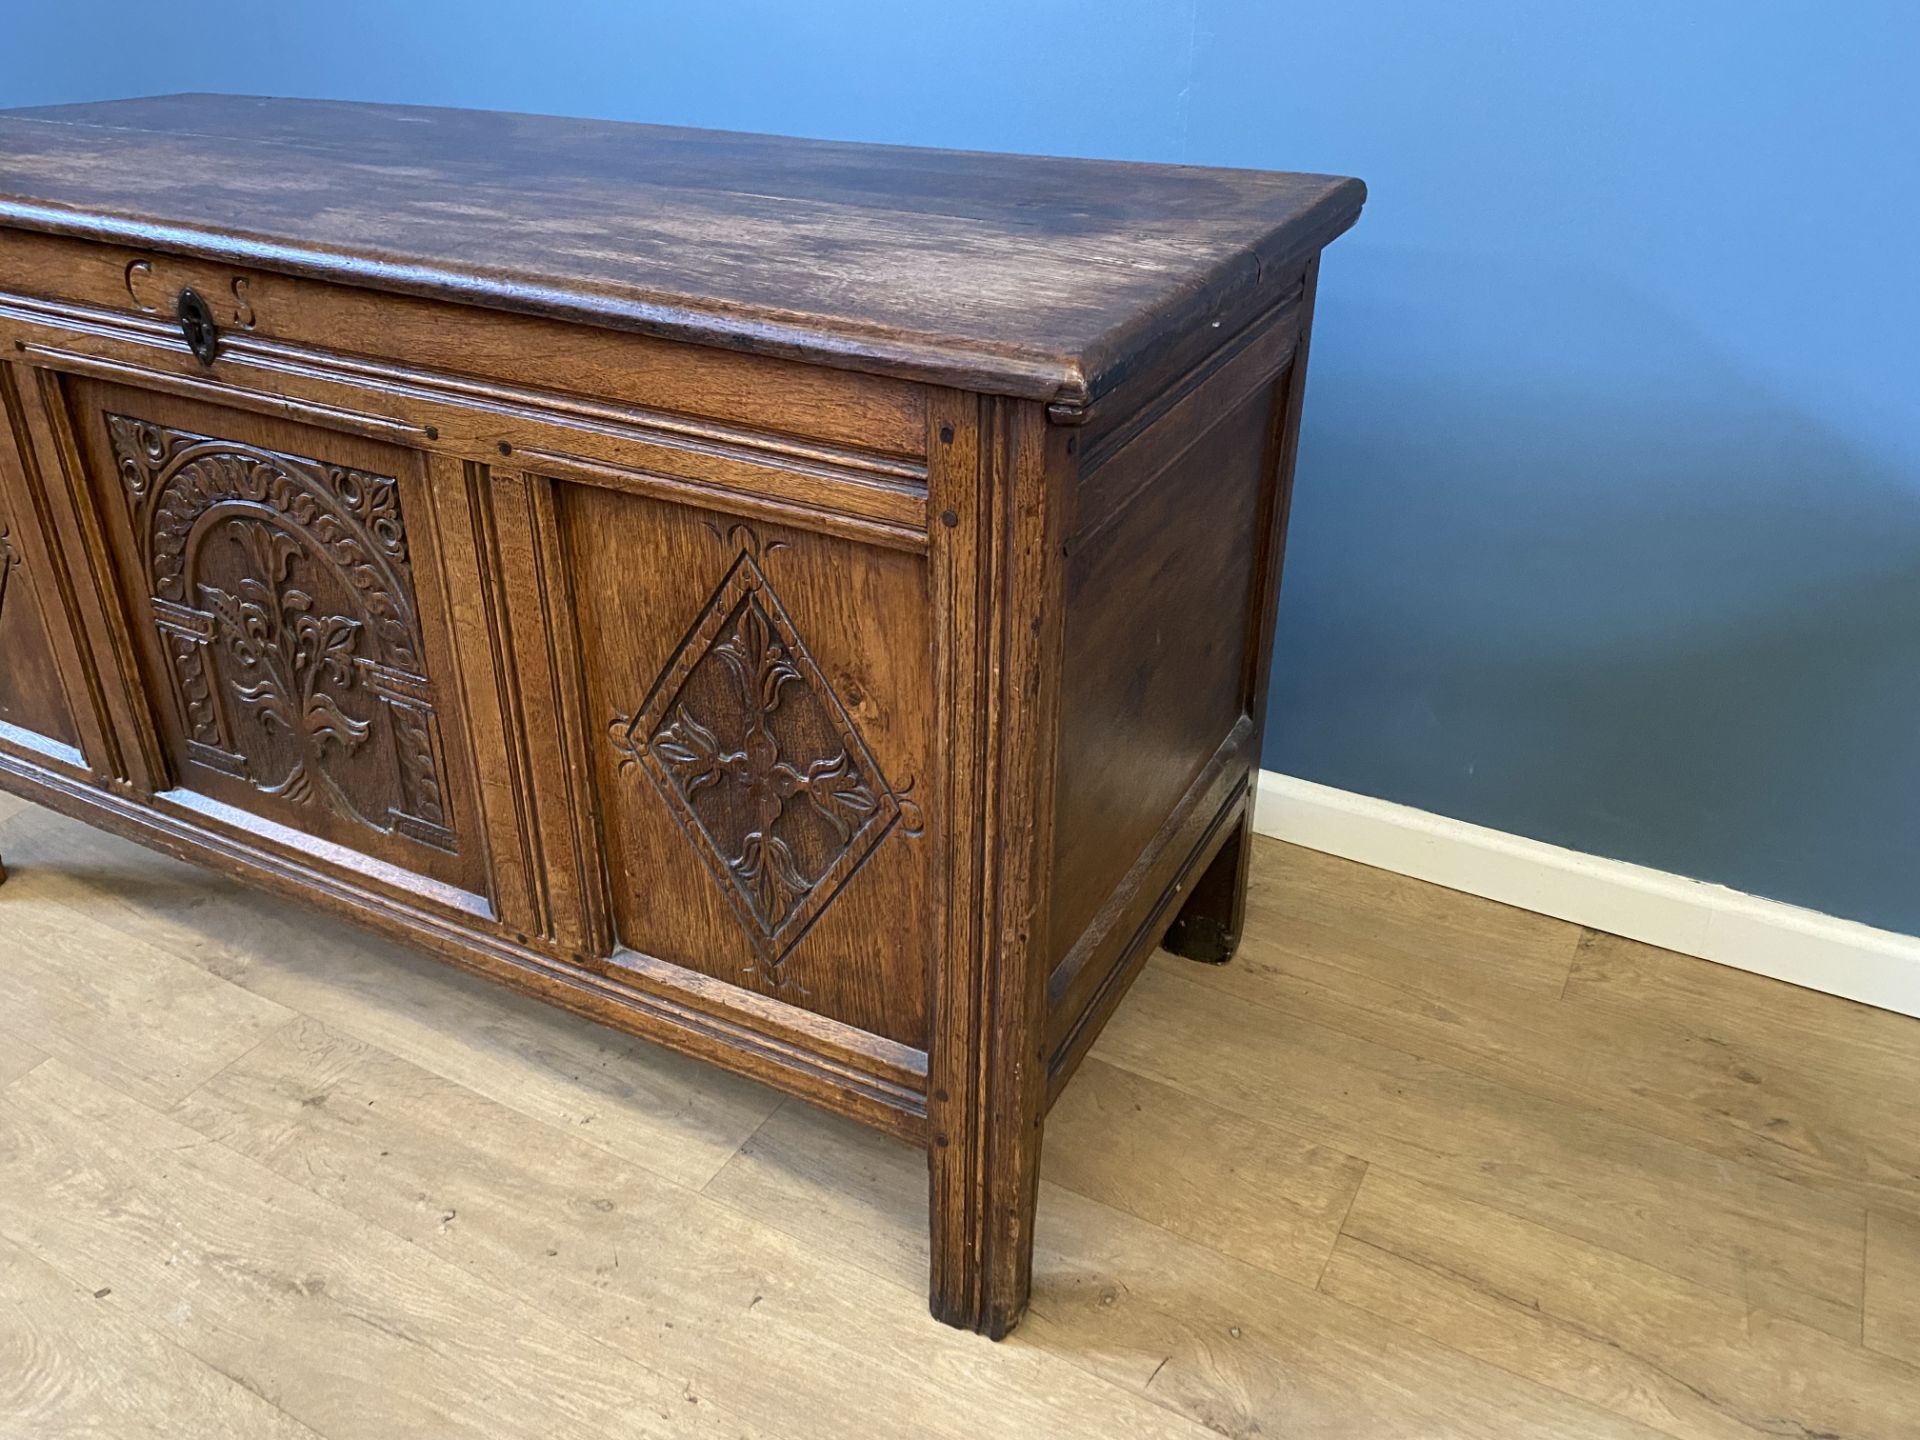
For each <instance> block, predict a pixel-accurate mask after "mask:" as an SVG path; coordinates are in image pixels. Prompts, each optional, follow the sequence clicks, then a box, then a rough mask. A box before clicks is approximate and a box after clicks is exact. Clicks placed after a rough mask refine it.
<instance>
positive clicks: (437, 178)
mask: <svg viewBox="0 0 1920 1440" xmlns="http://www.w3.org/2000/svg"><path fill="white" fill-rule="evenodd" d="M0 147H3V148H4V150H5V153H6V157H7V158H6V161H5V163H4V165H0V197H3V198H0V221H3V222H4V223H6V224H8V225H11V226H16V227H20V228H24V229H29V230H39V231H46V232H51V233H57V234H61V233H63V234H80V235H85V236H87V237H88V238H90V239H96V240H109V241H119V242H122V243H134V244H148V245H155V246H156V247H157V248H162V249H167V250H172V251H177V252H181V253H185V254H189V255H195V256H198V257H202V258H212V259H218V260H227V261H236V260H244V261H245V262H246V263H251V264H257V265H261V266H262V267H263V268H266V269H269V270H281V271H286V272H290V273H293V274H298V275H304V276H309V277H322V278H328V279H346V280H352V281H354V282H355V283H358V284H363V285H366V286H369V287H371V288H375V289H382V290H391V291H396V292H399V293H404V294H415V295H428V296H435V297H443V298H456V299H459V300H461V301H463V302H465V303H469V304H480V305H489V306H492V307H494V308H499V309H508V310H522V311H530V312H533V313H539V314H557V315H564V316H567V317H568V318H573V319H586V320H591V321H593V322H595V323H599V324H611V325H620V326H623V327H625V328H630V329H640V330H645V331H648V332H650V333H654V334H664V335H670V336H673V337H674V338H678V339H691V340H697V341H701V342H704V343H709V344H722V345H728V346H731V347H734V348H743V349H757V350H763V351H770V352H774V353H780V354H785V355H791V356H797V357H800V358H804V359H807V360H810V361H814V362H817V363H827V364H845V365H858V366H860V367H861V368H868V369H892V370H895V371H896V372H899V373H904V374H909V375H912V376H914V377H915V378H920V379H930V380H933V381H935V382H936V383H942V384H958V385H962V386H965V387H967V388H977V389H986V390H995V389H998V390H999V391H1000V392H1001V393H1009V394H1017V395H1023V396H1025V397H1027V398H1033V399H1042V400H1054V399H1059V400H1063V401H1068V402H1075V403H1084V402H1085V401H1087V400H1088V399H1090V398H1092V397H1095V396H1097V395H1098V394H1099V393H1100V392H1101V391H1102V390H1104V389H1106V388H1108V387H1109V386H1110V385H1112V384H1113V383H1115V382H1117V381H1118V380H1119V379H1121V378H1122V377H1124V376H1126V375H1127V374H1128V373H1130V372H1131V371H1133V370H1136V369H1138V368H1141V367H1142V366H1143V365H1145V364H1147V363H1150V362H1151V360H1152V359H1153V358H1154V357H1155V356H1156V355H1157V354H1159V353H1161V352H1162V351H1164V350H1166V349H1168V348H1169V347H1170V344H1171V342H1172V341H1173V340H1174V339H1176V338H1177V337H1180V336H1182V335H1185V334H1187V333H1190V332H1191V331H1192V330H1195V329H1204V328H1205V327H1206V326H1207V324H1208V323H1209V322H1210V321H1211V320H1213V319H1215V318H1217V317H1218V316H1219V315H1220V314H1221V313H1233V312H1234V311H1235V310H1238V309H1241V308H1253V309H1258V308H1261V301H1262V300H1263V299H1269V298H1271V296H1272V295H1273V294H1275V293H1277V291H1278V288H1279V285H1278V282H1277V281H1276V280H1275V279H1273V278H1272V277H1274V276H1277V275H1278V274H1281V273H1284V271H1285V269H1286V262H1287V261H1288V260H1297V259H1304V258H1305V256H1306V255H1307V254H1308V253H1310V252H1312V251H1314V250H1317V249H1318V248H1319V247H1320V246H1322V245H1324V244H1326V243H1327V241H1329V240H1331V239H1332V238H1333V237H1334V236H1335V235H1337V234H1339V233H1340V232H1341V231H1342V230H1344V229H1346V228H1347V226H1349V225H1351V224H1352V223H1353V221H1354V219H1355V218H1356V217H1357V215H1358V214H1359V210H1360V206H1361V203H1362V202H1363V200H1364V198H1365V194H1366V192H1365V188H1364V187H1363V186H1361V185H1360V183H1359V182H1358V181H1355V180H1344V179H1339V178H1337V177H1331V176H1304V175H1282V174H1271V173H1262V172H1256V171H1247V170H1209V169H1202V168H1198V167H1181V168H1174V167H1170V166H1141V165H1128V164H1122V163H1114V162H1107V161H1088V160H1053V159H1043V158H1037V157H1028V156H1010V155H982V154H971V153H964V152H959V151H939V150H909V149H902V148H900V147H887V146H862V145H846V144H836V143H832V142H823V141H808V140H792V139H786V138H783V137H778V136H766V135H741V134H731V133H727V132H721V131H700V130H676V129H671V128H668V127H663V126H647V125H627V124H618V123H613V122H606V121H582V120H558V119H553V118H549V117H542V116H528V115H503V114H484V113H480V112H475V111H459V110H433V109H426V108H423V107H417V106H368V105H350V104H335V103H331V102H324V101H288V100H272V101H268V100H260V99H252V98H246V97H238V96H218V95H200V96H165V97H159V98H155V99H149V100H137V101H122V102H115V103H110V104H94V105H85V106H51V107H45V108H42V109H38V110H31V111H12V112H8V113H6V114H5V115H3V116H0ZM216 176H217V177H220V178H219V179H218V180H212V179H210V178H209V177H216ZM242 234H244V235H245V236H247V237H248V238H247V241H246V243H245V244H244V245H241V244H236V243H235V238H234V237H236V236H237V235H242Z"/></svg>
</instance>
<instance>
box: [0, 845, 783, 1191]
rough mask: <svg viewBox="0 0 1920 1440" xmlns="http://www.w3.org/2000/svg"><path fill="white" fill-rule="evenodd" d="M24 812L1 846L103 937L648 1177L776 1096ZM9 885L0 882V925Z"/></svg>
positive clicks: (728, 1145) (689, 1166)
mask: <svg viewBox="0 0 1920 1440" xmlns="http://www.w3.org/2000/svg"><path fill="white" fill-rule="evenodd" d="M21 818H22V819H30V820H31V822H32V823H31V824H30V825H27V826H24V827H20V828H15V827H14V826H11V825H10V826H9V827H8V829H6V830H0V854H5V855H7V856H9V858H10V860H13V859H17V860H18V861H19V862H20V863H21V864H22V865H23V866H25V867H28V868H29V869H30V870H35V871H38V872H39V876H37V877H36V883H44V884H45V885H46V886H47V887H48V888H49V890H50V891H56V892H57V893H58V895H59V898H60V900H61V901H62V905H63V909H62V913H63V914H64V915H67V916H69V917H71V915H72V913H73V912H74V911H76V910H79V911H85V912H86V913H87V914H89V915H91V916H94V917H96V918H97V920H98V922H99V923H100V924H102V925H106V926H110V927H112V928H113V929H114V930H116V931H117V932H118V936H117V937H116V939H115V940H114V941H113V942H112V945H113V946H114V947H117V946H118V945H121V944H131V945H133V946H134V948H136V949H137V948H139V946H140V944H141V942H142V941H145V942H150V944H151V945H152V946H153V947H154V948H156V949H159V950H164V951H166V952H169V953H171V954H173V955H178V956H181V957H184V959H186V960H191V961H192V962H193V963H194V964H195V965H197V966H199V967H200V968H201V969H202V970H203V971H207V972H211V973H212V974H213V975H217V976H220V977H224V978H225V979H227V980H230V981H231V982H232V984H233V985H234V986H236V987H238V988H239V989H241V990H243V991H246V992H250V996H259V997H262V998H264V999H267V1000H271V1001H273V1002H276V1004H277V1005H284V1006H287V1007H290V1008H291V1009H293V1010H298V1011H300V1012H301V1013H303V1014H308V1015H313V1016H317V1017H319V1018H321V1019H324V1020H325V1021H327V1023H329V1024H330V1025H333V1026H335V1027H336V1028H338V1029H341V1030H344V1031H346V1032H348V1033H350V1034H353V1035H357V1036H359V1037H361V1038H363V1039H366V1040H368V1041H370V1042H372V1043H374V1044H377V1045H380V1046H383V1047H384V1048H386V1049H388V1050H390V1051H393V1052H394V1053H396V1054H400V1055H404V1056H407V1057H409V1058H412V1059H415V1060H417V1061H418V1062H419V1063H421V1064H423V1065H425V1066H426V1067H427V1068H429V1069H432V1070H434V1071H435V1072H436V1073H438V1074H441V1075H445V1076H447V1077H448V1078H450V1079H453V1080H456V1081H458V1082H459V1083H461V1084H463V1085H465V1086H467V1087H468V1088H470V1089H472V1090H474V1091H476V1092H477V1093H480V1094H483V1095H488V1096H491V1097H493V1098H494V1099H496V1100H498V1101H500V1102H501V1103H502V1104H505V1105H508V1106H511V1107H513V1108H514V1109H517V1110H519V1111H521V1112H522V1113H525V1114H529V1115H532V1116H535V1117H536V1118H539V1119H542V1120H546V1121H548V1122H550V1123H554V1124H559V1125H564V1126H568V1127H572V1128H574V1129H577V1130H578V1132H579V1133H580V1134H581V1135H583V1136H585V1137H587V1139H588V1140H589V1142H590V1143H592V1144H595V1145H598V1146H600V1147H602V1148H604V1149H607V1150H609V1151H612V1152H613V1153H615V1154H617V1155H620V1156H622V1157H624V1158H626V1159H628V1160H631V1161H635V1162H637V1163H639V1164H642V1165H645V1166H647V1167H649V1168H650V1169H653V1170H654V1171H655V1172H656V1173H661V1174H665V1175H667V1176H668V1177H670V1178H673V1179H678V1180H684V1181H687V1182H689V1183H692V1184H698V1183H700V1182H701V1181H703V1180H705V1179H706V1178H707V1177H708V1176H710V1175H712V1174H713V1173H714V1172H715V1171H716V1170H718V1169H719V1168H720V1166H721V1165H722V1164H724V1163H725V1161H726V1159H727V1157H728V1156H729V1155H731V1154H732V1153H733V1151H734V1149H735V1148H736V1147H737V1146H738V1145H739V1143H740V1142H741V1141H742V1140H743V1139H745V1138H746V1137H747V1136H748V1135H750V1134H752V1133H753V1130H754V1128H755V1127H756V1126H757V1125H759V1123H760V1122H761V1121H762V1120H764V1119H765V1118H766V1117H767V1115H768V1114H769V1113H771V1111H772V1110H773V1107H774V1105H775V1104H776V1103H778V1099H779V1097H778V1096H777V1095H776V1094H775V1093H774V1092H773V1091H771V1090H768V1089H766V1088H765V1087H763V1086H760V1085H757V1084H755V1083H753V1082H752V1081H749V1080H742V1079H739V1078H737V1077H735V1076H732V1075H728V1074H725V1073H723V1072H720V1071H717V1070H715V1069H713V1068H712V1067H711V1066H708V1065H702V1064H700V1063H699V1062H698V1061H694V1060H690V1059H687V1058H685V1057H683V1056H680V1055H676V1054H674V1053H673V1052H671V1051H668V1050H665V1049H662V1048H660V1047H658V1046H653V1045H648V1044H646V1043H645V1042H644V1041H640V1040H635V1039H633V1038H631V1037H629V1036H625V1035H621V1034H618V1033H617V1032H615V1031H612V1030H608V1029H605V1028H603V1027H601V1026H598V1025H592V1024H588V1023H586V1022H584V1021H581V1020H579V1019H576V1018H575V1017H573V1016H570V1015H566V1014H564V1013H562V1012H559V1011H556V1010H554V1009H552V1008H551V1007H550V1006H546V1005H543V1004H541V1003H540V1002H539V1001H537V1000H533V999H531V998H528V997H526V996H521V995H515V994H511V993H510V992H503V991H502V990H501V989H500V988H499V987H497V986H494V985H491V984H489V983H488V982H487V981H485V980H481V979H478V978H476V977H474V976H471V975H467V974H464V973H462V972H460V971H457V970H453V969H450V968H448V967H447V966H445V965H442V964H440V963H439V962H438V961H436V960H433V959H431V958H428V957H426V956H422V955H419V954H417V953H415V952H414V951H412V950H409V949H407V948H406V947H404V946H401V945H396V944H393V943H391V942H388V941H385V940H381V939H378V938H375V937H373V936H370V935H368V934H367V933H366V932H365V931H363V930H360V929H357V928H355V927H353V926H351V925H348V924H346V923H345V922H343V921H340V920H335V919H331V918H328V917H324V916H316V915H311V914H308V913H306V912H304V911H301V910H298V909H293V908H290V907H288V906H287V905H285V904H283V903H280V902H278V901H275V900H274V899H272V898H271V897H269V896H265V895H261V894H259V893H258V892H256V891H254V890H252V889H250V888H249V887H247V886H244V885H241V884H239V883H237V882H235V881H231V880H226V879H223V878H221V877H218V876H214V875H211V874H208V873H207V872H206V871H203V870H200V869H199V868H197V867H195V866H192V865H187V864H184V863H182V862H180V861H177V860H172V859H169V858H167V857H165V856H162V855H156V854H154V853H153V852H151V851H149V850H147V849H146V848H144V847H143V846H139V845H135V844H133V843H132V842H131V841H126V840H121V839H118V838H116V837H113V836H110V835H104V834H101V833H100V832H98V831H96V830H93V829H91V828H89V827H87V826H85V825H82V824H80V823H78V822H77V821H72V820H67V819H65V818H63V817H60V816H56V815H52V814H49V813H47V812H46V811H43V810H39V809H34V810H31V811H29V812H28V815H27V816H24V817H21ZM21 883H22V882H21V881H19V880H17V879H16V880H15V881H10V882H9V883H8V885H7V886H5V887H0V920H4V918H5V917H6V915H7V914H8V913H9V912H10V910H11V906H10V903H9V902H10V899H11V898H12V897H14V896H15V895H18V894H19V892H18V891H16V890H15V889H14V886H15V885H16V884H21ZM130 937H140V939H139V940H134V939H131V938H130ZM101 944H102V945H103V946H105V945H106V944H107V942H105V941H102V942H101ZM279 1013H281V1014H284V1013H285V1012H284V1011H282V1012H279ZM201 1023H202V1024H205V1023H206V1022H204V1021H202V1022H201ZM222 1043H224V1042H222Z"/></svg>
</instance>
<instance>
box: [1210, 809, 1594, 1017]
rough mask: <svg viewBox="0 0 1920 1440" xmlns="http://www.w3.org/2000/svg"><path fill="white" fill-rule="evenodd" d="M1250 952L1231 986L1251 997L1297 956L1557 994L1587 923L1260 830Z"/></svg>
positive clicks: (1250, 898)
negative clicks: (1522, 907)
mask: <svg viewBox="0 0 1920 1440" xmlns="http://www.w3.org/2000/svg"><path fill="white" fill-rule="evenodd" d="M1248 871H1249V874H1248V886H1247V921H1246V925H1245V927H1244V931H1243V934H1242V937H1241V950H1240V952H1239V953H1238V954H1236V955H1235V956H1234V959H1233V963H1232V964H1230V965H1227V966H1224V967H1222V969H1221V971H1220V983H1221V984H1222V985H1225V986H1227V987H1228V988H1230V989H1234V990H1237V991H1241V992H1242V993H1246V994H1251V995H1260V994H1263V993H1265V992H1266V989H1267V984H1268V980H1269V977H1271V976H1273V975H1276V974H1284V973H1285V972H1286V969H1287V967H1288V963H1289V961H1291V960H1294V959H1299V958H1311V959H1312V960H1313V961H1314V962H1315V963H1317V964H1319V965H1324V966H1330V967H1333V968H1336V969H1341V970H1345V971H1347V972H1349V973H1350V974H1352V975H1354V976H1357V977H1364V978H1372V979H1376V980H1386V981H1389V982H1391V983H1393V984H1396V985H1408V986H1413V987H1417V988H1423V989H1424V990H1425V991H1426V992H1427V993H1429V994H1431V995H1433V996H1434V997H1435V998H1437V999H1440V1000H1445V999H1447V998H1448V997H1449V996H1451V995H1452V994H1454V993H1455V989H1456V987H1457V986H1459V985H1461V984H1463V983H1464V984H1468V985H1471V986H1474V987H1481V986H1490V987H1503V988H1505V989H1507V990H1508V991H1510V992H1513V993H1514V994H1518V995H1532V996H1537V997H1539V998H1542V999H1548V1000H1551V999H1555V998H1557V997H1558V996H1559V994H1560V992H1561V990H1562V988H1563V987H1564V986H1565V985H1566V981H1567V972H1568V970H1569V968H1570V967H1571V966H1572V964H1573V957H1574V951H1575V949H1576V947H1577V946H1578V945H1579V943H1580V937H1581V934H1582V931H1581V929H1580V927H1579V926H1578V925H1572V924H1569V923H1568V922H1566V921H1564V920H1555V919H1553V918H1552V917H1550V916H1546V915H1537V914H1535V913H1533V912H1532V911H1530V910H1520V909H1516V908H1515V907H1513V906H1511V905H1502V904H1500V903H1499V902H1498V901H1494V900H1483V899H1481V898H1480V897H1478V896H1475V895H1463V894H1461V893H1460V892H1459V891H1457V890H1445V889H1442V888H1441V887H1440V886H1438V885H1428V884H1424V883H1422V882H1421V881H1419V880H1412V879H1409V878H1408V877H1406V876H1404V875H1395V874H1393V873H1391V872H1390V871H1386V870H1376V869H1373V868H1371V867H1370V866H1366V865H1357V864H1355V863H1354V862H1353V861H1351V860H1342V859H1340V858H1339V857H1337V856H1333V855H1325V854H1321V853H1320V852H1318V851H1314V850H1307V849H1304V848H1302V847H1301V846H1298V845H1289V844H1286V843H1285V842H1283V841H1280V840H1274V839H1271V838H1269V837H1267V836H1255V837H1254V849H1253V861H1252V864H1251V865H1250V866H1249V867H1248Z"/></svg>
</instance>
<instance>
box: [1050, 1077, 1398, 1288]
mask: <svg viewBox="0 0 1920 1440" xmlns="http://www.w3.org/2000/svg"><path fill="white" fill-rule="evenodd" d="M1366 1168H1367V1167H1366V1164H1365V1162H1364V1161H1361V1160H1357V1159H1355V1158H1354V1157H1353V1156H1351V1155H1346V1154H1342V1153H1341V1152H1340V1151H1338V1150H1333V1149H1330V1148H1328V1147H1327V1146H1324V1145H1316V1144H1314V1143H1313V1142H1312V1141H1310V1140H1306V1139H1303V1138H1302V1137H1300V1136H1297V1135H1293V1134H1290V1133H1289V1132H1288V1131H1286V1130H1285V1129H1283V1128H1281V1127H1280V1126H1278V1125H1271V1124H1267V1123H1265V1122H1263V1121H1259V1120H1253V1119H1249V1118H1248V1117H1246V1116H1244V1115H1240V1114H1237V1113H1235V1112H1233V1111H1231V1110H1223V1109H1221V1108H1220V1107H1219V1106H1217V1105H1213V1104H1210V1103H1208V1102H1207V1101H1205V1100H1201V1099H1198V1098H1196V1097H1194V1096H1192V1095H1188V1094H1186V1093H1185V1092H1183V1091H1180V1090H1176V1089H1174V1088H1173V1087H1172V1086H1169V1085H1162V1084H1160V1083H1158V1082H1157V1081H1153V1080H1149V1079H1147V1078H1146V1077H1145V1076H1142V1075H1136V1074H1134V1073H1133V1072H1132V1071H1129V1070H1122V1069H1120V1068H1119V1067H1118V1066H1114V1065H1109V1064H1106V1063H1105V1062H1103V1061H1100V1060H1089V1061H1088V1062H1087V1063H1086V1064H1085V1065H1083V1066H1082V1067H1081V1069H1080V1072H1079V1074H1078V1075H1077V1076H1076V1077H1075V1080H1074V1083H1073V1084H1072V1085H1071V1086H1069V1087H1068V1088H1067V1090H1066V1092H1065V1093H1064V1094H1063V1095H1062V1096H1061V1097H1060V1101H1059V1103H1058V1104H1056V1105H1055V1106H1054V1107H1053V1109H1052V1110H1051V1111H1050V1112H1048V1115H1047V1148H1046V1154H1045V1156H1044V1158H1043V1160H1042V1164H1041V1174H1042V1176H1044V1177H1045V1178H1046V1179H1047V1180H1050V1181H1052V1182H1053V1183H1054V1184H1055V1185H1058V1186H1060V1187H1062V1188H1063V1189H1067V1190H1072V1191H1074V1192H1075V1193H1076V1194H1079V1195H1084V1196H1086V1197H1088V1198H1089V1199H1093V1200H1098V1201H1100V1202H1102V1203H1103V1204H1106V1205H1111V1206H1113V1207H1115V1208H1116V1209H1120V1210H1124V1211H1126V1212H1127V1213H1128V1214H1129V1215H1133V1216H1136V1217H1137V1218H1139V1219H1141V1220H1145V1221H1147V1222H1148V1223H1150V1224H1153V1225H1158V1226H1159V1227H1161V1228H1162V1229H1164V1230H1170V1231H1172V1232H1173V1233H1174V1234H1176V1235H1183V1236H1185V1237H1187V1238H1188V1239H1190V1240H1194V1241H1197V1242H1198V1243H1200V1244H1202V1245H1206V1246H1209V1247H1210V1248H1212V1249H1215V1250H1218V1251H1220V1252H1221V1253H1223V1254H1226V1255H1231V1256H1233V1257H1234V1258H1235V1259H1238V1260H1245V1261H1247V1262H1248V1263H1249V1264H1253V1265H1258V1266H1260V1267H1262V1268H1263V1269H1267V1270H1271V1271H1273V1272H1274V1273H1275V1274H1276V1275H1284V1276H1285V1277H1286V1278H1287V1279H1289V1280H1295V1281H1298V1282H1300V1283H1301V1284H1305V1285H1311V1284H1312V1283H1313V1282H1314V1281H1315V1280H1316V1279H1318V1278H1319V1275H1320V1271H1321V1268H1322V1267H1323V1266H1324V1265H1325V1264H1326V1263H1327V1256H1328V1255H1330V1254H1332V1252H1333V1241H1334V1237H1335V1236H1336V1235H1338V1234H1339V1233H1340V1222H1341V1219H1342V1218H1343V1217H1344V1216H1345V1215H1346V1213H1347V1207H1348V1206H1349V1205H1350V1204H1352V1203H1353V1197H1354V1192H1355V1191H1356V1190H1357V1189H1358V1188H1359V1185H1360V1177H1361V1175H1363V1174H1364V1173H1365V1172H1366Z"/></svg>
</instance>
